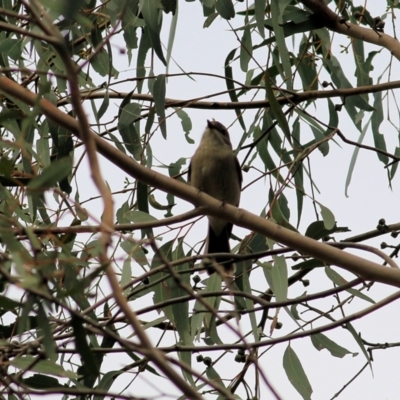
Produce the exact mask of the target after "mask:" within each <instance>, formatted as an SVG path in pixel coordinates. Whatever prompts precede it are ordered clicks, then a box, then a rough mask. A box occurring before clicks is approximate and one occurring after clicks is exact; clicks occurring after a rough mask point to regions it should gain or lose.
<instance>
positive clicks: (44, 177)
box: [28, 157, 72, 194]
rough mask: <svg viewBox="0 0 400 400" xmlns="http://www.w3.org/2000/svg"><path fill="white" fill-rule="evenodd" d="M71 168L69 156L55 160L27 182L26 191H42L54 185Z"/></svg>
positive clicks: (66, 174) (68, 172) (65, 175)
mask: <svg viewBox="0 0 400 400" xmlns="http://www.w3.org/2000/svg"><path fill="white" fill-rule="evenodd" d="M71 170H72V159H71V157H64V158H61V159H59V160H56V161H54V162H53V163H51V165H50V166H49V167H47V168H45V169H44V170H43V171H42V173H41V174H40V175H39V176H37V177H36V178H34V179H32V180H31V181H30V182H29V184H28V191H29V192H30V193H31V194H32V193H34V192H44V191H46V190H47V189H50V188H51V187H53V186H55V185H56V184H57V183H58V182H59V181H60V180H62V179H64V178H66V177H67V176H68V175H69V174H70V173H71Z"/></svg>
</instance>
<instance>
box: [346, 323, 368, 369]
mask: <svg viewBox="0 0 400 400" xmlns="http://www.w3.org/2000/svg"><path fill="white" fill-rule="evenodd" d="M345 326H346V329H347V330H348V331H349V332H350V333H351V334H352V336H353V338H354V339H355V341H356V342H357V344H358V345H359V346H360V349H361V350H362V352H363V354H364V356H365V358H366V359H367V361H368V364H369V366H370V368H371V370H372V366H371V359H370V358H369V354H368V352H367V349H366V348H365V345H364V343H363V341H362V340H361V338H360V335H359V334H358V333H357V332H356V330H355V329H354V327H353V325H352V324H351V323H350V322H347V323H346V325H345Z"/></svg>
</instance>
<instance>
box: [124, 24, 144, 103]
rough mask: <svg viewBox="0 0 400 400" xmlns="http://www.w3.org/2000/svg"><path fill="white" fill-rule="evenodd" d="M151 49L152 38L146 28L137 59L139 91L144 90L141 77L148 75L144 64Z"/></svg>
mask: <svg viewBox="0 0 400 400" xmlns="http://www.w3.org/2000/svg"><path fill="white" fill-rule="evenodd" d="M150 49H151V39H150V34H149V29H147V28H144V29H143V32H142V36H141V38H140V43H139V50H138V55H137V61H136V77H137V78H138V79H139V82H138V92H139V93H141V92H142V87H143V80H140V78H144V77H145V76H146V68H145V66H144V63H145V61H146V55H147V52H148V51H149V50H150ZM121 106H122V105H121Z"/></svg>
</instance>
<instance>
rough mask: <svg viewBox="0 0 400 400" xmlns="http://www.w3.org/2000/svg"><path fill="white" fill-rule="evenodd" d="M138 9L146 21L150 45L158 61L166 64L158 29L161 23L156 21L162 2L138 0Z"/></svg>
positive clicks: (159, 29)
mask: <svg viewBox="0 0 400 400" xmlns="http://www.w3.org/2000/svg"><path fill="white" fill-rule="evenodd" d="M140 9H141V11H142V14H143V18H144V20H145V22H146V28H148V33H149V37H150V40H151V44H152V47H153V49H154V51H155V52H156V54H157V56H158V58H159V59H160V61H161V62H162V63H163V64H164V65H167V61H166V60H165V58H164V54H163V51H162V47H161V40H160V31H161V24H160V23H159V22H158V21H159V18H160V19H161V13H160V10H161V9H162V4H161V1H160V0H140Z"/></svg>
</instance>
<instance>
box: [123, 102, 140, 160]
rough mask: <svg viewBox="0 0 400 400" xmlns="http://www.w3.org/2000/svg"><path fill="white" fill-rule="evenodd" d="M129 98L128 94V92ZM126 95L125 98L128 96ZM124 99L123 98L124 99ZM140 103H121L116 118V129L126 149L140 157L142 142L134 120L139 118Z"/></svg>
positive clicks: (137, 158)
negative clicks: (117, 117)
mask: <svg viewBox="0 0 400 400" xmlns="http://www.w3.org/2000/svg"><path fill="white" fill-rule="evenodd" d="M128 96H129V98H130V94H128ZM128 96H127V97H126V98H128ZM124 100H125V99H124ZM140 114H141V105H140V104H138V103H128V104H123V103H121V109H120V113H119V119H118V131H119V133H120V134H121V137H122V139H123V141H124V143H123V144H124V145H125V147H126V149H127V150H128V151H129V152H130V153H131V154H132V155H133V157H135V159H136V160H139V159H140V155H141V154H142V144H141V142H140V135H139V133H138V132H137V130H136V127H135V125H134V122H136V121H138V120H139V119H140Z"/></svg>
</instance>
